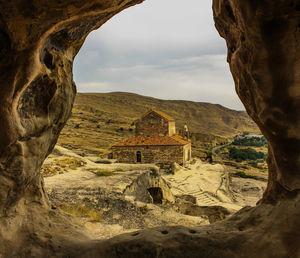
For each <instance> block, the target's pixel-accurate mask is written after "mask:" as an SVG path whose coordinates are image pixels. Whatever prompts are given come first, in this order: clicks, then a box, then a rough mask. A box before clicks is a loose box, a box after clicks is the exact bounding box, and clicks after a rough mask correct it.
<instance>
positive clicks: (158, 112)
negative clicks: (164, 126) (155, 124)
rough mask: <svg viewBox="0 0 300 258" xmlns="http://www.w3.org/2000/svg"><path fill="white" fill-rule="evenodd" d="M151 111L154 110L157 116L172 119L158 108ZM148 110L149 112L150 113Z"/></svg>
mask: <svg viewBox="0 0 300 258" xmlns="http://www.w3.org/2000/svg"><path fill="white" fill-rule="evenodd" d="M151 112H155V113H156V114H158V115H159V116H161V117H163V118H165V119H167V120H169V121H174V118H173V117H171V116H169V115H167V114H166V113H164V112H162V111H159V110H152V111H151ZM151 112H149V113H151Z"/></svg>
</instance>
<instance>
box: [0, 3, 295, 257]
mask: <svg viewBox="0 0 300 258" xmlns="http://www.w3.org/2000/svg"><path fill="white" fill-rule="evenodd" d="M139 2H142V0H131V1H130V0H123V1H122V0H120V1H117V0H90V1H79V0H65V1H25V0H18V1H4V0H0V7H1V8H0V81H1V87H0V99H1V102H0V103H1V105H0V217H1V219H0V223H1V225H0V242H1V245H0V254H1V255H2V256H4V257H11V256H17V257H50V256H52V257H53V256H55V257H82V256H85V257H143V256H145V254H147V256H148V257H201V256H203V257H255V256H257V257H299V256H300V249H299V245H298V243H299V241H300V235H299V232H300V222H299V215H300V209H299V207H300V205H299V202H300V197H299V188H300V154H299V151H300V115H299V114H300V112H299V111H300V102H299V96H300V90H299V84H300V73H299V65H300V64H299V63H300V58H299V56H300V52H299V48H300V44H299V33H300V27H299V24H300V18H299V15H300V2H299V0H278V1H271V0H260V1H258V0H244V1H238V0H214V1H213V10H214V19H215V23H216V27H217V29H218V31H219V32H220V34H221V36H222V37H224V38H225V39H226V42H227V46H228V58H227V60H228V62H229V64H230V69H231V72H232V75H233V78H234V81H235V85H236V91H237V93H238V95H239V97H240V98H241V100H242V101H243V103H244V105H245V107H246V110H247V112H248V114H249V115H250V116H251V117H252V118H253V119H254V121H255V122H256V123H257V124H258V126H259V127H260V129H261V130H262V132H263V134H264V135H265V137H266V138H267V139H268V141H269V146H270V147H269V158H268V164H269V175H270V176H269V184H268V188H267V190H266V192H265V195H264V198H263V200H262V202H260V203H259V204H258V205H257V206H256V207H254V208H245V209H243V210H241V211H240V212H239V213H237V214H236V215H234V216H233V217H231V218H230V219H229V220H226V221H224V222H220V223H217V224H213V225H211V226H210V227H203V228H197V229H187V228H184V227H169V228H167V227H165V228H158V229H151V230H147V231H142V232H138V233H135V234H131V235H124V236H120V237H116V238H114V239H112V240H108V241H106V242H97V241H93V242H89V241H88V237H86V236H84V235H83V234H79V233H76V232H77V231H76V230H78V228H76V227H75V226H74V225H72V224H71V223H70V222H69V220H67V219H64V217H63V216H62V215H61V213H60V212H59V211H55V210H51V209H50V208H51V205H50V203H49V201H48V198H47V196H46V193H45V191H44V189H43V182H42V178H41V176H40V172H39V170H40V167H41V165H42V163H43V161H44V159H45V157H46V156H47V155H48V154H49V153H50V151H51V150H52V149H53V146H54V145H55V143H56V140H57V137H58V135H59V132H60V130H61V129H62V127H63V126H64V124H65V122H66V120H67V119H68V117H69V115H70V112H71V108H72V104H73V100H74V95H75V92H76V89H75V84H74V82H73V78H72V64H73V59H74V57H75V55H76V54H77V52H78V51H79V49H80V47H81V45H82V44H83V42H84V40H85V38H86V36H87V35H88V33H89V32H90V31H92V30H94V29H96V28H98V27H99V26H101V25H102V24H103V23H104V22H106V21H107V20H108V19H109V18H111V17H112V16H113V15H115V14H117V13H118V12H120V11H121V10H123V9H125V8H126V7H129V6H132V5H134V4H136V3H139ZM170 8H171V7H170ZM166 16H167V14H166ZM62 229H63V230H62Z"/></svg>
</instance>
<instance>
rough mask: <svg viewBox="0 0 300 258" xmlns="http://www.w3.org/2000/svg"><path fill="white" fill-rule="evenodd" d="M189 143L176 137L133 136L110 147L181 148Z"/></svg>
mask: <svg viewBox="0 0 300 258" xmlns="http://www.w3.org/2000/svg"><path fill="white" fill-rule="evenodd" d="M188 143H189V142H188V141H186V140H184V139H182V137H180V136H178V135H174V136H148V137H144V136H135V137H131V138H129V139H126V140H124V141H121V142H118V143H116V144H114V145H113V146H112V147H133V146H183V145H186V144H188Z"/></svg>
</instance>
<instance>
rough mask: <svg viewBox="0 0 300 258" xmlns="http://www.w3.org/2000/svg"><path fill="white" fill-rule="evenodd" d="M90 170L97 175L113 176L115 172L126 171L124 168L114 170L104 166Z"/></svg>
mask: <svg viewBox="0 0 300 258" xmlns="http://www.w3.org/2000/svg"><path fill="white" fill-rule="evenodd" d="M87 170H88V171H90V172H92V173H94V174H95V175H96V176H113V175H115V174H116V173H115V172H124V170H123V169H122V168H116V169H114V170H109V169H102V168H89V169H87Z"/></svg>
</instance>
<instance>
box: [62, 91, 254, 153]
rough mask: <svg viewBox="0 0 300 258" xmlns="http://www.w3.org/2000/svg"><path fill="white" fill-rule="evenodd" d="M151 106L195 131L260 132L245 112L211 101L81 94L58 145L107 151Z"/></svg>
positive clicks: (224, 133)
mask: <svg viewBox="0 0 300 258" xmlns="http://www.w3.org/2000/svg"><path fill="white" fill-rule="evenodd" d="M150 108H155V109H158V110H161V111H163V112H165V113H167V114H168V115H170V116H172V117H173V118H174V119H175V120H176V126H177V128H180V127H183V125H184V123H187V125H188V127H189V130H190V131H191V132H194V133H203V134H210V135H216V136H222V137H232V136H234V135H236V134H238V133H240V132H242V131H249V132H258V128H257V126H256V125H255V124H254V122H253V121H252V120H251V119H250V118H249V116H248V115H247V114H246V112H244V111H235V110H231V109H228V108H225V107H223V106H221V105H215V104H210V103H201V102H192V101H183V100H161V99H155V98H152V97H146V96H141V95H138V94H133V93H125V92H113V93H78V94H77V96H76V100H75V105H74V108H73V115H72V117H71V118H70V119H69V121H68V123H67V125H66V127H65V128H64V129H63V131H62V134H61V136H60V138H59V144H60V145H63V146H65V147H67V148H68V147H69V148H70V147H71V148H72V149H75V150H76V149H77V150H89V151H91V152H99V151H100V152H103V153H106V152H107V149H108V148H109V147H110V146H111V145H112V144H113V143H115V142H117V141H119V140H121V139H124V138H125V137H130V136H132V135H133V134H134V125H133V124H132V122H133V121H134V120H135V119H137V118H139V117H140V116H141V115H142V114H144V113H145V112H146V111H147V110H149V109H150Z"/></svg>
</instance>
